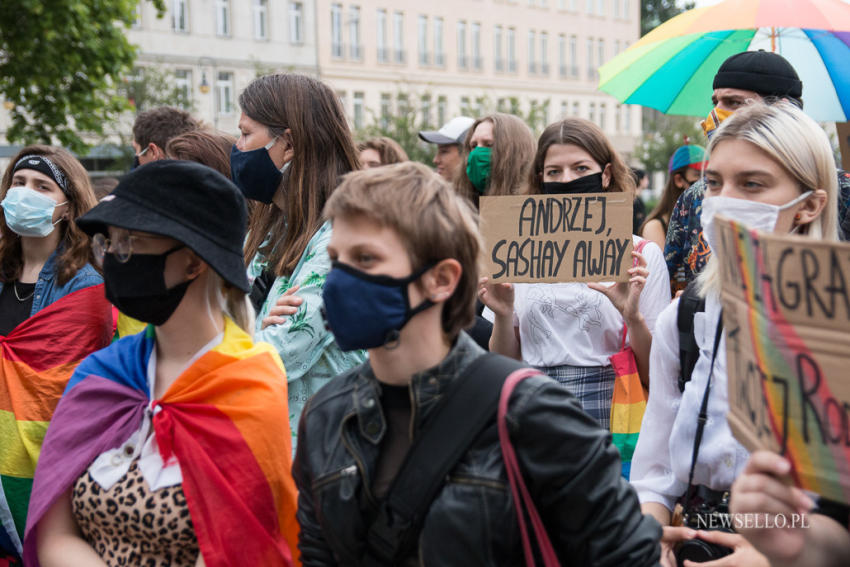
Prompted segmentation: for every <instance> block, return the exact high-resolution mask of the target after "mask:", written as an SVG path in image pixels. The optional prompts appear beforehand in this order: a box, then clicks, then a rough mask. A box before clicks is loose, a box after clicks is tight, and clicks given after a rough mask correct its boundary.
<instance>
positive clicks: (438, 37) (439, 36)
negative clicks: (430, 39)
mask: <svg viewBox="0 0 850 567" xmlns="http://www.w3.org/2000/svg"><path fill="white" fill-rule="evenodd" d="M445 64H446V52H445V51H444V50H443V18H434V65H437V66H439V67H442V66H443V65H445ZM440 124H442V122H441V123H440Z"/></svg>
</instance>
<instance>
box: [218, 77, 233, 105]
mask: <svg viewBox="0 0 850 567" xmlns="http://www.w3.org/2000/svg"><path fill="white" fill-rule="evenodd" d="M215 90H216V112H217V113H218V114H219V115H222V116H226V115H229V114H233V73H229V72H226V71H219V73H218V76H217V77H216V82H215Z"/></svg>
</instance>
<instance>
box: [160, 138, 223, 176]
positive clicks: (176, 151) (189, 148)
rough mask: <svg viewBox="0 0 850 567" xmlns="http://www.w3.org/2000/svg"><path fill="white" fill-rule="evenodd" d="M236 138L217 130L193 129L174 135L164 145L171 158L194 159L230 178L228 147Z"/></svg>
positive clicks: (167, 154) (166, 153)
mask: <svg viewBox="0 0 850 567" xmlns="http://www.w3.org/2000/svg"><path fill="white" fill-rule="evenodd" d="M235 143H236V138H234V137H233V136H231V135H230V134H225V133H224V132H219V131H218V130H207V129H201V130H193V131H191V132H186V133H185V134H180V135H179V136H175V137H174V138H171V139H170V140H169V141H168V144H166V146H165V148H164V149H165V155H166V156H168V157H169V158H171V159H184V160H187V161H194V162H197V163H200V164H203V165H205V166H207V167H211V168H213V169H214V170H216V171H218V172H219V173H221V174H222V175H224V176H225V177H227V178H228V179H230V149H231V148H232V147H233V144H235Z"/></svg>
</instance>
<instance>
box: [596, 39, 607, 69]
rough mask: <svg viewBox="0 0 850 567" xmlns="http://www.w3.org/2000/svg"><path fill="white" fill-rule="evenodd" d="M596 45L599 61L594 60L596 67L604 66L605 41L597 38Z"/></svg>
mask: <svg viewBox="0 0 850 567" xmlns="http://www.w3.org/2000/svg"><path fill="white" fill-rule="evenodd" d="M597 45H598V47H599V59H597V60H596V65H597V66H599V67H601V66H602V65H604V64H605V40H604V39H602V38H599V42H598V43H597Z"/></svg>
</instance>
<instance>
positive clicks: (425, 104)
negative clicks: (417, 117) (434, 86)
mask: <svg viewBox="0 0 850 567" xmlns="http://www.w3.org/2000/svg"><path fill="white" fill-rule="evenodd" d="M419 111H420V113H421V114H422V127H423V128H428V127H430V126H431V95H422V98H421V99H420V100H419Z"/></svg>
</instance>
